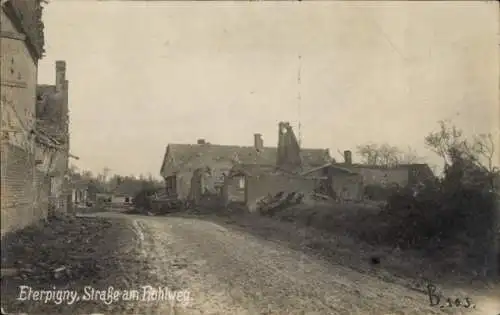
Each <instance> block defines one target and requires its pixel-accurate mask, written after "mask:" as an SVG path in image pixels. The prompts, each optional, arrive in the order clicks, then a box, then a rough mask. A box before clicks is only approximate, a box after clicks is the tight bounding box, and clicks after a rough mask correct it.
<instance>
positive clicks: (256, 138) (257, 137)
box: [253, 133, 264, 150]
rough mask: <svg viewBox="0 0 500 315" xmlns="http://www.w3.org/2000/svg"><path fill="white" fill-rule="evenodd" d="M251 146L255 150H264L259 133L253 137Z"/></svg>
mask: <svg viewBox="0 0 500 315" xmlns="http://www.w3.org/2000/svg"><path fill="white" fill-rule="evenodd" d="M253 145H254V147H255V149H256V150H262V149H263V148H264V140H262V135H261V134H260V133H256V134H254V135H253Z"/></svg>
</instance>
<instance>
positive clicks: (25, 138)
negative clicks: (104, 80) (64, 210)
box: [0, 0, 69, 239]
mask: <svg viewBox="0 0 500 315" xmlns="http://www.w3.org/2000/svg"><path fill="white" fill-rule="evenodd" d="M40 2H41V1H38V0H32V1H26V0H7V1H5V0H2V1H1V7H0V14H1V19H0V31H1V32H0V33H1V52H2V53H1V65H2V67H1V74H0V82H1V89H0V100H1V114H2V115H1V134H0V137H1V138H0V139H1V235H2V239H3V236H4V235H5V233H7V232H10V231H15V230H18V229H20V228H23V227H25V226H27V225H30V224H32V223H34V222H36V221H38V220H41V219H43V218H45V217H46V216H47V213H48V202H49V200H48V199H49V195H48V194H49V192H50V190H51V188H50V184H51V180H50V176H47V172H46V170H47V167H45V166H46V165H47V163H46V160H49V159H48V158H44V157H45V156H46V154H43V153H41V152H43V150H42V148H43V145H42V143H45V142H47V143H48V142H49V140H48V139H47V138H50V139H52V140H53V139H54V137H51V136H48V137H46V136H44V132H45V131H46V130H47V129H48V127H47V128H45V127H43V128H42V127H41V126H42V125H44V124H40V123H39V118H41V116H40V115H38V114H39V103H40V100H38V101H37V92H39V91H37V90H39V88H38V87H37V72H38V61H39V60H40V59H41V58H42V56H43V53H44V33H43V23H42V19H41V16H42V7H41V4H40ZM63 77H64V76H63ZM63 80H65V79H63ZM63 83H64V82H63ZM56 85H57V84H56ZM66 86H67V84H66ZM63 90H64V88H63ZM61 95H62V96H63V97H62V100H63V101H61V103H60V104H65V106H66V108H67V88H66V92H62V94H61V93H60V94H58V95H57V97H56V99H57V98H59V97H60V96H61ZM64 100H65V101H64ZM37 103H38V104H37ZM63 107H64V106H63ZM59 117H61V120H63V118H62V117H64V115H61V116H59ZM58 119H59V118H58ZM65 123H67V119H66V122H65ZM65 123H64V124H65ZM65 130H67V129H64V128H63V132H62V133H59V132H57V133H58V134H62V135H63V137H62V138H65V139H66V143H67V144H66V145H69V143H68V141H67V135H66V136H64V134H65ZM47 133H50V132H47ZM52 140H50V141H52ZM56 142H57V140H56ZM49 145H50V144H49ZM58 150H59V151H58V152H66V153H67V149H62V150H61V148H60V147H58ZM64 160H66V161H67V155H66V158H62V162H61V163H60V165H64V164H65V163H66V162H64ZM60 170H61V173H60V174H62V172H63V171H62V170H63V167H62V166H61V168H60ZM58 176H59V177H61V176H63V175H58ZM52 182H56V180H52Z"/></svg>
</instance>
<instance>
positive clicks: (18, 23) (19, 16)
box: [1, 0, 45, 62]
mask: <svg viewBox="0 0 500 315" xmlns="http://www.w3.org/2000/svg"><path fill="white" fill-rule="evenodd" d="M44 2H45V1H43V0H7V1H2V3H1V7H2V9H3V10H4V12H5V13H6V15H7V16H8V17H9V19H10V20H11V21H12V23H13V24H14V26H15V27H16V28H17V30H18V31H19V32H21V33H23V34H25V35H26V44H27V47H28V49H29V52H30V54H31V55H32V57H33V59H34V60H35V61H36V62H37V61H38V60H39V59H41V58H42V57H43V54H44V52H45V37H44V24H43V20H42V10H43V6H42V4H43V3H44Z"/></svg>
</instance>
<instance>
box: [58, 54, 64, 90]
mask: <svg viewBox="0 0 500 315" xmlns="http://www.w3.org/2000/svg"><path fill="white" fill-rule="evenodd" d="M65 82H66V61H63V60H57V61H56V91H57V92H60V91H63V90H64V85H65Z"/></svg>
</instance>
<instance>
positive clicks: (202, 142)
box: [197, 139, 206, 144]
mask: <svg viewBox="0 0 500 315" xmlns="http://www.w3.org/2000/svg"><path fill="white" fill-rule="evenodd" d="M197 143H198V144H205V143H206V142H205V139H198V141H197Z"/></svg>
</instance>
